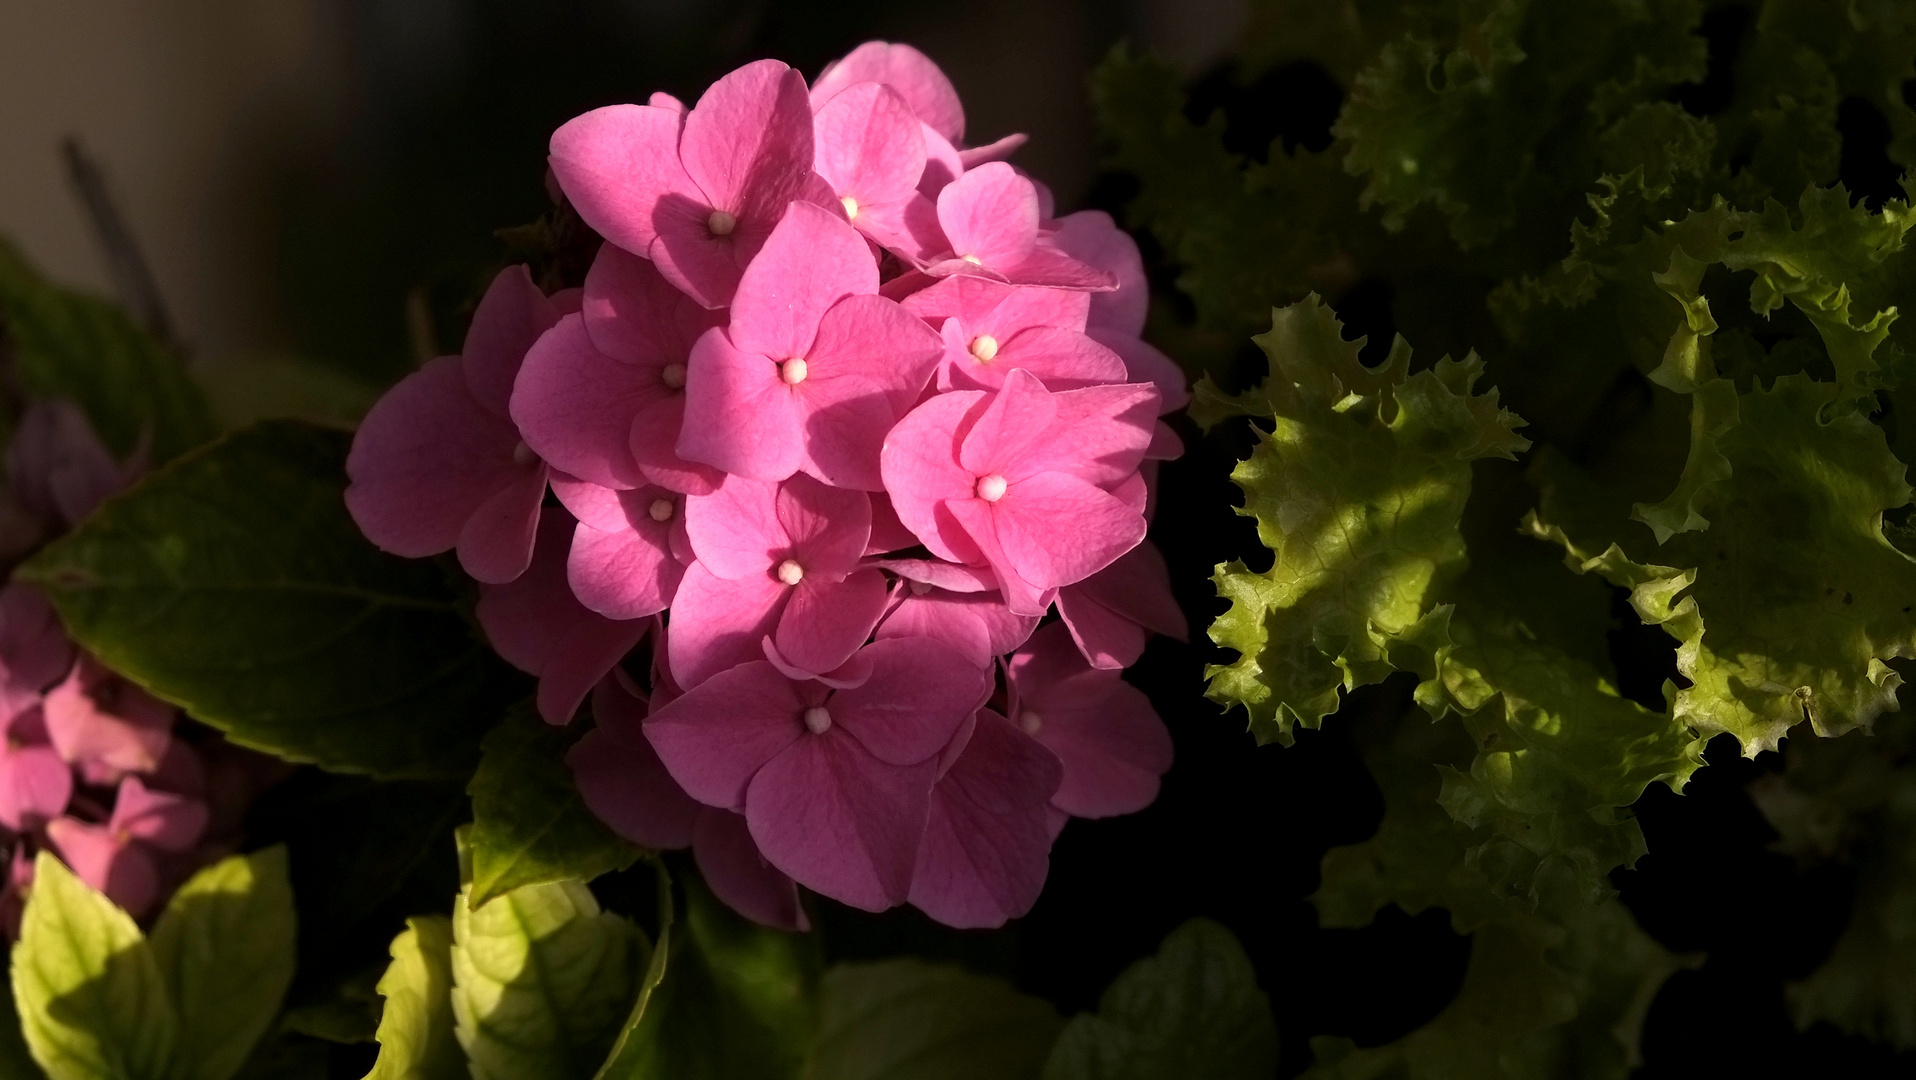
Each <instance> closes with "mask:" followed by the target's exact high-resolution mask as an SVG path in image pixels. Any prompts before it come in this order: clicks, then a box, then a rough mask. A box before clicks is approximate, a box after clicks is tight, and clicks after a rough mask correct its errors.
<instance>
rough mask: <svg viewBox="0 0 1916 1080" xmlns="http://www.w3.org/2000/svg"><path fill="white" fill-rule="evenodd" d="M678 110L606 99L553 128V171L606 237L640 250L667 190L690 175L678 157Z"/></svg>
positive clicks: (684, 186) (680, 187)
mask: <svg viewBox="0 0 1916 1080" xmlns="http://www.w3.org/2000/svg"><path fill="white" fill-rule="evenodd" d="M682 122H683V115H682V114H681V113H680V112H678V111H675V110H673V109H669V108H657V107H654V106H647V105H609V106H607V107H605V108H602V109H594V110H592V111H591V112H588V113H586V114H584V115H582V116H577V117H574V118H572V119H571V120H568V121H566V122H565V123H564V124H563V125H561V126H560V127H559V130H557V131H555V132H553V133H552V144H551V157H550V158H549V161H550V163H551V166H552V175H553V176H554V177H555V178H557V179H558V181H559V186H560V188H562V189H563V190H564V191H565V196H566V199H567V200H568V201H570V202H571V203H572V206H573V208H574V209H576V210H577V211H578V212H579V216H580V217H581V218H584V219H585V223H586V224H588V225H590V226H592V228H593V230H594V231H596V232H597V233H598V234H599V235H600V236H603V237H605V238H606V239H607V240H609V241H611V242H612V243H613V244H616V245H618V246H619V247H622V248H624V249H626V250H627V251H633V252H644V251H646V250H647V249H649V248H650V247H651V246H652V242H653V241H654V240H655V239H656V238H657V237H658V229H657V226H656V224H655V223H654V218H655V215H656V212H657V209H658V203H659V200H660V199H661V198H663V197H664V196H665V195H666V194H667V193H669V192H673V191H685V190H689V189H691V187H692V181H691V179H690V178H688V177H687V176H686V175H685V170H684V168H683V167H681V166H680V164H679V126H680V124H681V123H682Z"/></svg>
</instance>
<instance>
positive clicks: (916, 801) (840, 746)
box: [745, 728, 937, 911]
mask: <svg viewBox="0 0 1916 1080" xmlns="http://www.w3.org/2000/svg"><path fill="white" fill-rule="evenodd" d="M936 770H937V763H936V762H935V761H926V762H923V763H921V764H918V765H911V766H904V767H899V766H894V765H887V764H885V763H884V762H882V761H880V760H878V759H877V758H875V757H873V756H872V755H871V754H870V753H869V752H868V751H867V750H866V749H865V748H864V747H863V746H862V745H860V744H859V742H858V740H857V739H854V738H852V737H851V736H850V735H848V734H846V733H844V732H843V731H842V730H839V729H836V728H833V729H830V730H827V731H826V732H825V733H824V734H823V735H809V734H808V735H805V736H802V737H801V738H799V740H798V741H797V742H795V743H793V744H792V745H791V746H790V747H789V748H788V749H786V750H785V751H784V752H783V753H781V754H779V755H778V756H777V757H775V758H773V759H772V760H771V761H770V762H768V763H766V765H765V767H764V768H762V769H760V770H759V771H758V773H757V775H756V776H754V777H753V778H752V783H751V788H750V790H749V791H748V792H747V794H746V799H745V819H746V822H747V823H748V824H749V825H750V826H751V830H752V839H753V840H755V841H757V842H758V847H759V850H760V851H761V852H763V853H764V854H765V858H766V859H767V860H768V861H769V862H771V864H772V865H773V866H776V867H778V868H779V869H780V870H782V871H784V872H785V873H786V874H789V875H790V876H791V877H792V878H793V879H794V880H796V881H797V882H798V883H799V884H801V885H804V886H805V887H807V888H809V889H812V890H814V891H816V892H819V893H822V894H824V895H825V896H829V897H831V898H832V899H834V900H837V901H839V902H840V903H845V904H850V905H851V906H852V907H855V908H860V909H862V910H865V911H883V910H884V909H885V908H888V907H892V906H894V905H896V904H899V903H902V902H904V900H905V897H906V896H907V895H908V893H909V892H910V889H911V873H912V867H913V865H914V864H915V863H916V861H917V856H918V839H919V837H920V836H922V835H923V833H924V829H925V814H926V803H927V799H928V796H929V793H930V790H931V785H932V780H933V779H934V777H935V776H936Z"/></svg>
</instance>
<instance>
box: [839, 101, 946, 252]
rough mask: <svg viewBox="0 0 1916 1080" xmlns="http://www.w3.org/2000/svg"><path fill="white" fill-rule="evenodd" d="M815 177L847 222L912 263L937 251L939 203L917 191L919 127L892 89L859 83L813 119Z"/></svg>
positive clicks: (921, 149)
mask: <svg viewBox="0 0 1916 1080" xmlns="http://www.w3.org/2000/svg"><path fill="white" fill-rule="evenodd" d="M812 124H813V126H814V128H815V129H816V132H817V140H818V154H817V162H816V165H815V167H816V168H817V170H818V175H819V176H820V177H822V178H823V179H824V180H825V182H826V183H827V184H829V185H830V186H831V188H832V192H833V193H834V194H835V195H837V196H838V202H839V205H840V206H841V207H843V209H844V211H845V216H846V218H847V219H848V220H850V221H851V223H852V227H853V228H856V229H857V230H858V231H859V232H861V233H863V234H865V235H866V236H867V237H869V238H870V239H871V241H872V242H873V243H875V244H878V245H879V246H881V247H884V248H887V249H889V250H891V251H894V252H896V253H897V254H898V255H900V256H901V257H903V258H905V259H907V260H909V261H911V262H913V263H918V262H922V261H923V260H924V259H925V258H927V257H928V256H931V255H934V254H936V253H937V252H939V251H941V250H942V249H943V246H944V244H943V241H944V236H943V234H942V233H941V232H940V231H939V229H938V208H937V207H936V206H935V205H934V204H933V203H932V201H931V200H930V199H928V198H926V197H925V196H924V195H923V194H921V193H920V192H919V191H918V181H919V178H920V177H922V176H923V175H924V172H925V139H924V136H923V135H922V134H921V133H920V129H921V127H922V125H920V124H919V122H918V120H917V118H916V117H914V116H913V115H912V112H911V108H910V107H909V106H908V105H906V104H905V101H904V99H903V98H901V97H899V96H898V94H897V93H895V92H894V91H893V90H892V89H891V88H890V87H887V86H884V85H881V84H879V83H875V82H867V83H859V84H857V85H855V86H852V87H851V88H849V89H847V90H845V91H843V92H842V93H840V94H838V95H837V96H835V97H833V98H832V99H831V100H830V101H829V102H827V103H826V104H825V105H824V106H822V107H821V108H820V109H819V110H818V113H817V114H816V115H815V116H813V117H812Z"/></svg>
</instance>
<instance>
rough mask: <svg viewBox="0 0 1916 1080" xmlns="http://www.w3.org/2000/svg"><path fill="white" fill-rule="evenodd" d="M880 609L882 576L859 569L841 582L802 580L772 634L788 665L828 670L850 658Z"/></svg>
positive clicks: (801, 668) (868, 632)
mask: <svg viewBox="0 0 1916 1080" xmlns="http://www.w3.org/2000/svg"><path fill="white" fill-rule="evenodd" d="M884 613H885V575H884V574H882V573H879V572H878V571H877V570H859V571H856V572H854V573H852V574H851V575H849V576H847V577H846V578H845V579H844V580H842V581H836V582H817V583H814V582H813V581H811V580H810V579H807V580H804V581H801V582H800V583H799V584H798V586H797V587H796V588H794V589H792V590H791V601H790V602H789V603H787V604H786V605H785V610H784V612H783V613H782V614H781V615H780V616H779V620H778V629H777V630H775V631H774V632H773V634H772V640H773V642H774V643H775V644H776V645H777V647H778V651H779V655H781V656H782V657H784V658H785V661H786V662H787V663H789V664H791V665H792V666H793V667H795V668H798V669H799V670H802V671H808V672H828V671H832V670H833V669H835V668H837V667H838V666H839V665H841V664H843V663H845V661H847V660H849V659H851V656H852V654H853V653H855V652H857V651H858V647H859V646H860V645H863V644H864V643H865V639H866V638H868V637H870V636H871V632H872V627H874V626H876V625H878V618H879V616H880V615H883V614H884Z"/></svg>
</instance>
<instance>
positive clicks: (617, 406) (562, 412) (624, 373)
mask: <svg viewBox="0 0 1916 1080" xmlns="http://www.w3.org/2000/svg"><path fill="white" fill-rule="evenodd" d="M604 250H607V251H611V250H616V249H614V248H610V247H607V248H605V249H604ZM668 396H670V397H677V396H678V395H677V394H676V392H674V391H671V390H669V389H667V388H666V387H665V385H664V384H662V383H660V382H659V378H658V369H656V368H652V367H647V366H645V365H642V364H636V363H629V362H626V361H622V360H615V359H613V358H612V357H610V356H608V355H606V354H605V353H602V352H600V351H599V350H598V349H597V348H594V347H593V344H592V341H591V339H590V337H589V336H588V335H587V333H586V327H585V320H584V319H583V318H582V317H580V316H578V315H568V316H566V317H565V318H564V319H561V320H560V321H559V324H558V325H557V326H555V327H553V328H552V330H551V331H550V332H548V333H547V334H546V335H545V336H544V337H542V338H540V339H539V342H538V344H536V345H534V346H533V347H532V351H531V352H529V353H527V354H526V362H525V366H524V367H523V368H521V369H520V371H519V381H518V383H517V384H516V385H515V387H514V389H513V393H512V419H513V421H514V422H515V423H516V424H518V426H519V431H520V433H521V434H522V435H523V436H524V438H525V440H526V445H528V446H530V447H531V448H532V450H533V451H534V452H535V453H537V454H538V455H539V456H540V457H541V458H543V459H545V461H546V462H547V463H549V464H550V465H551V466H552V467H553V468H556V469H560V470H563V471H565V472H567V473H570V474H572V475H573V476H576V477H579V478H580V479H582V480H588V481H591V482H592V483H594V484H600V485H603V486H605V487H618V488H629V487H638V486H639V485H640V484H643V483H644V482H645V477H644V475H643V474H642V473H640V472H639V467H638V463H637V462H635V461H634V460H633V459H632V448H631V445H630V442H629V440H630V437H631V430H632V417H633V414H635V413H637V412H638V411H640V410H642V409H644V408H646V407H647V406H650V405H652V404H653V403H654V402H657V401H659V400H661V399H663V398H665V397H668ZM677 434H678V433H677V432H676V431H674V432H673V436H674V438H675V439H676V437H677Z"/></svg>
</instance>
